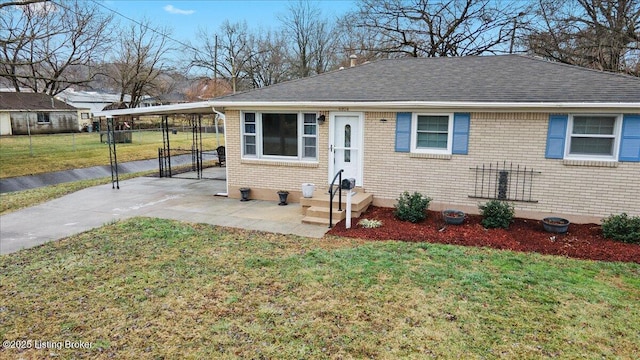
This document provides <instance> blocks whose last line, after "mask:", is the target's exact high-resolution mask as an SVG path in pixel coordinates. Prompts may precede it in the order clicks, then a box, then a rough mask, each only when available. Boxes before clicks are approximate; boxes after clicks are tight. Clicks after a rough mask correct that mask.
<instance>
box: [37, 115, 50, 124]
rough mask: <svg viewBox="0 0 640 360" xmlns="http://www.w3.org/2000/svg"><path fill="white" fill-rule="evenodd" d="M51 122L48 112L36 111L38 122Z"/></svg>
mask: <svg viewBox="0 0 640 360" xmlns="http://www.w3.org/2000/svg"><path fill="white" fill-rule="evenodd" d="M50 122H51V118H50V117H49V113H45V112H39V113H38V123H41V124H48V123H50Z"/></svg>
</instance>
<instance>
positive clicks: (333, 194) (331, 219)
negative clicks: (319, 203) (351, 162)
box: [329, 169, 344, 229]
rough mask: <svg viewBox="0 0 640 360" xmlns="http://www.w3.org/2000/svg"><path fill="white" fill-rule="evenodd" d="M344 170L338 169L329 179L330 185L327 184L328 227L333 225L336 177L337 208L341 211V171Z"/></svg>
mask: <svg viewBox="0 0 640 360" xmlns="http://www.w3.org/2000/svg"><path fill="white" fill-rule="evenodd" d="M343 171H344V170H343V169H340V171H338V173H337V174H336V175H335V176H334V177H333V180H332V181H331V185H329V229H331V228H332V227H333V197H334V196H335V194H336V193H335V190H334V189H333V186H334V184H335V183H336V179H338V196H339V197H340V198H339V199H338V210H339V211H342V172H343Z"/></svg>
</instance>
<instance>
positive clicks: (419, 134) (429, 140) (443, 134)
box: [411, 114, 453, 154]
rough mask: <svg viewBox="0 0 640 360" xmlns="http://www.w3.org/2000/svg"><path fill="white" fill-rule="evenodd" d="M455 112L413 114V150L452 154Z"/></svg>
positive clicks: (415, 151) (416, 151)
mask: <svg viewBox="0 0 640 360" xmlns="http://www.w3.org/2000/svg"><path fill="white" fill-rule="evenodd" d="M452 138H453V114H413V119H412V121H411V152H414V153H428V154H451V142H452Z"/></svg>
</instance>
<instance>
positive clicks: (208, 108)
mask: <svg viewBox="0 0 640 360" xmlns="http://www.w3.org/2000/svg"><path fill="white" fill-rule="evenodd" d="M227 107H229V108H234V109H249V108H255V109H258V108H262V109H269V108H295V109H317V108H322V109H337V110H341V111H349V110H356V109H376V110H377V109H388V110H409V109H465V110H467V109H469V110H470V109H475V110H540V111H542V110H547V111H561V110H565V109H585V110H589V109H612V110H629V111H639V109H640V102H596V103H593V102H478V101H460V102H456V101H225V100H220V101H215V100H209V101H201V102H194V103H186V104H175V105H160V106H150V107H146V108H133V109H120V110H109V111H100V112H97V113H95V114H94V115H95V116H106V117H112V116H121V115H143V114H144V115H166V114H181V113H185V114H186V113H200V114H211V113H216V114H221V113H220V112H219V111H217V110H216V108H227Z"/></svg>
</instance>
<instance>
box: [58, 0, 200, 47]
mask: <svg viewBox="0 0 640 360" xmlns="http://www.w3.org/2000/svg"><path fill="white" fill-rule="evenodd" d="M51 2H53V3H54V4H56V5H58V6H60V7H63V8H65V9H67V10H69V11H72V12H74V13H75V10H73V9H70V8H69V7H67V6H65V5H63V4H62V2H61V1H55V0H52V1H51ZM91 2H92V3H94V4H96V5H98V6H100V7H102V8H104V9H106V10H107V11H110V12H112V13H114V14H116V15H118V16H121V17H123V18H125V19H127V20H129V21H131V22H133V23H135V24H137V25H139V26H141V27H143V28H145V29H147V30H149V31H151V32H154V33H156V34H157V35H160V36H162V37H164V38H167V39H169V40H171V41H173V42H175V43H177V44H180V45H182V46H184V47H186V48H189V49H191V50H194V51H196V52H197V53H201V51H200V50H199V49H197V48H195V47H193V46H191V45H190V44H186V43H184V42H182V41H180V40H177V39H174V38H172V37H171V36H169V35H167V34H165V33H162V32H160V31H158V30H156V29H154V28H153V27H150V26H148V25H146V24H144V23H142V22H140V21H138V20H135V19H133V18H130V17H128V16H126V15H124V14H122V13H121V12H119V11H117V10H114V9H112V8H110V7H108V6H106V5H104V4H101V3H100V2H98V1H96V0H91ZM201 55H202V54H201Z"/></svg>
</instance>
